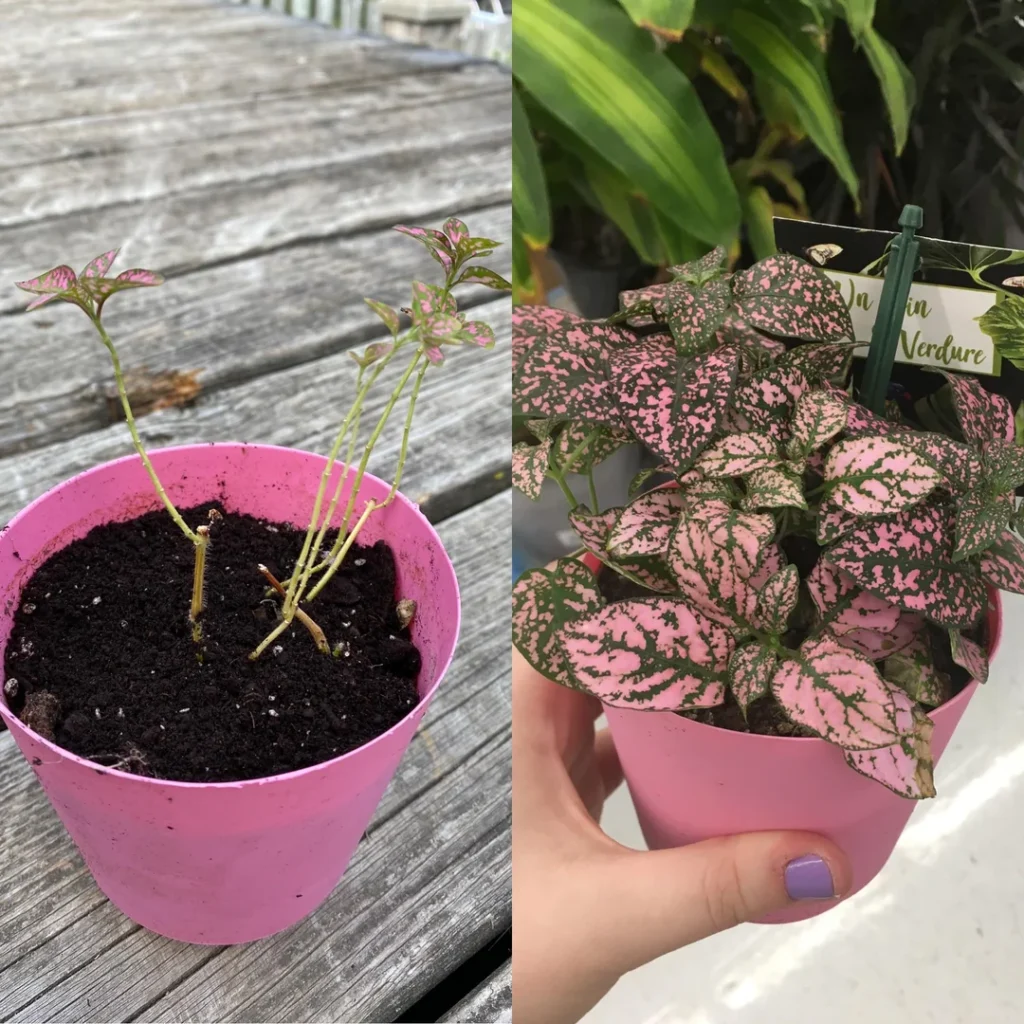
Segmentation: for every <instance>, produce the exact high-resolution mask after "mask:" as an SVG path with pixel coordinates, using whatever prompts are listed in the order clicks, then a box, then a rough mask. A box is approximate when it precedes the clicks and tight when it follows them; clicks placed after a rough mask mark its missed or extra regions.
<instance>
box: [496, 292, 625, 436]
mask: <svg viewBox="0 0 1024 1024" xmlns="http://www.w3.org/2000/svg"><path fill="white" fill-rule="evenodd" d="M517 313H520V311H517ZM519 323H520V324H521V325H522V328H523V332H524V338H523V341H522V342H521V344H522V346H523V347H522V348H521V350H520V354H519V357H518V358H516V357H515V355H514V356H513V374H512V390H513V396H514V399H515V403H516V406H517V407H518V408H519V409H521V410H522V411H524V412H528V413H532V414H535V415H538V416H559V417H563V418H571V419H576V420H584V421H586V422H588V423H595V424H600V425H602V426H607V427H611V428H613V429H620V430H621V429H625V423H624V422H623V412H622V410H621V409H620V408H619V401H618V396H617V393H616V389H615V388H614V387H613V386H612V385H611V384H610V383H609V372H610V367H609V359H610V356H611V354H612V353H613V352H615V351H616V350H617V349H618V348H624V347H626V346H628V345H629V344H630V340H629V337H628V336H627V335H626V334H625V333H624V332H623V331H621V330H619V329H618V328H617V327H610V326H608V325H607V324H601V323H594V322H591V321H587V320H582V319H580V318H579V317H573V316H572V315H571V314H569V315H566V316H562V317H558V316H541V317H538V316H537V315H536V314H521V313H520V316H519ZM513 326H514V331H515V318H514V323H513ZM527 339H529V340H527ZM637 358H640V356H639V354H638V355H637Z"/></svg>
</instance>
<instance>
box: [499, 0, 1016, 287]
mask: <svg viewBox="0 0 1024 1024" xmlns="http://www.w3.org/2000/svg"><path fill="white" fill-rule="evenodd" d="M513 48H514V49H513V52H514V59H513V73H514V75H515V79H516V82H515V87H516V95H515V106H514V117H513V153H514V157H513V205H514V228H515V241H514V245H515V275H514V276H515V281H514V283H515V289H516V298H517V300H518V301H533V302H543V301H544V300H545V295H544V284H543V282H544V281H545V279H546V276H547V275H546V274H545V273H544V266H545V258H546V254H547V252H548V251H549V250H551V249H553V250H554V251H555V252H556V253H557V254H558V258H559V261H560V262H561V263H562V264H563V265H564V264H565V263H566V262H568V263H572V264H575V265H578V266H582V267H584V268H594V269H597V268H605V269H606V270H611V269H614V271H615V273H616V275H617V278H618V279H617V282H616V285H615V287H616V288H621V287H631V286H634V285H637V284H641V283H645V282H647V281H650V280H652V279H654V278H656V277H657V273H658V271H659V269H660V268H663V267H665V266H666V265H670V264H674V263H680V262H682V261H684V260H687V259H691V258H693V257H694V256H696V255H699V254H700V253H702V252H704V251H706V250H707V249H708V248H710V247H711V246H712V245H715V244H719V243H723V244H726V245H727V246H729V248H730V254H731V256H732V258H733V260H734V261H735V260H749V259H756V258H761V257H763V256H765V255H767V254H769V253H771V252H773V251H774V248H775V241H774V235H773V231H772V217H773V216H775V215H779V216H788V217H802V218H806V217H810V218H812V219H815V220H822V221H830V222H833V223H835V222H838V223H844V224H855V225H861V226H864V227H880V228H887V229H891V228H893V227H894V226H895V223H896V218H897V217H898V215H899V211H900V210H901V209H902V207H903V205H904V203H907V202H913V203H917V204H918V205H920V206H922V207H923V208H924V210H925V229H924V231H925V233H926V234H928V235H932V236H940V237H945V238H950V239H960V240H965V241H976V242H984V243H988V244H993V245H997V244H1002V243H1004V241H1005V240H1006V233H1007V229H1008V227H1009V228H1012V226H1013V225H1016V227H1017V229H1018V230H1024V0H517V5H516V10H515V15H514V18H513Z"/></svg>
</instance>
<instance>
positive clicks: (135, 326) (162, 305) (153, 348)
mask: <svg viewBox="0 0 1024 1024" xmlns="http://www.w3.org/2000/svg"><path fill="white" fill-rule="evenodd" d="M209 214H210V216H211V217H213V216H215V215H216V211H215V210H214V209H211V210H210V211H209ZM431 220H433V221H434V222H435V223H437V221H436V220H435V219H434V218H431ZM468 221H469V224H470V227H471V228H472V229H473V230H474V231H477V232H479V233H480V234H484V235H488V236H489V237H493V238H498V239H503V238H508V237H509V233H510V229H511V215H510V212H509V210H508V208H507V207H502V208H498V209H488V210H483V211H480V212H478V213H474V214H472V215H468ZM488 262H489V263H491V264H492V265H494V266H495V268H496V269H497V270H499V271H500V272H503V273H508V271H509V262H510V255H509V247H508V246H505V247H503V248H502V249H499V250H498V252H497V253H496V254H495V255H494V256H493V257H491V258H490V259H489V260H488ZM159 267H160V262H157V266H156V268H154V269H158V268H159ZM433 268H436V264H434V263H433V261H432V260H431V259H430V257H429V256H428V255H427V254H426V252H425V251H424V250H423V248H422V246H420V245H417V244H416V243H415V242H413V241H412V240H410V239H408V238H406V237H405V236H404V235H401V234H399V233H397V232H395V231H391V230H388V231H381V232H373V233H367V234H362V235H359V236H357V237H355V238H341V239H336V240H331V241H325V242H320V241H317V242H313V243H310V244H308V245H301V246H296V247H289V248H287V249H283V250H278V251H275V252H272V253H269V254H267V255H264V256H260V257H257V258H255V259H247V260H240V261H238V262H232V263H229V264H226V265H223V266H219V267H215V268H212V269H206V270H202V271H200V272H196V273H191V274H185V275H184V276H181V277H177V278H174V279H172V280H171V281H170V282H168V284H167V285H165V286H164V287H163V288H158V289H154V290H153V291H146V293H145V294H142V293H140V292H135V293H127V294H126V295H123V296H121V295H119V296H117V297H116V298H115V299H114V300H113V301H112V302H111V305H110V312H109V313H108V314H107V315H105V319H106V320H107V321H108V330H109V331H110V332H111V334H112V336H113V337H114V339H115V340H116V341H118V343H119V345H120V347H121V350H122V360H123V362H124V364H125V366H126V369H130V370H133V371H142V370H143V368H144V369H145V373H142V374H141V375H137V377H136V380H137V382H138V383H140V384H143V385H146V386H148V384H147V382H148V381H152V380H153V379H157V380H160V379H163V378H162V377H161V375H165V374H166V373H167V372H168V371H180V372H184V373H190V372H192V371H196V376H195V381H196V383H198V385H199V387H200V388H201V389H202V391H204V392H210V391H213V390H218V389H220V388H223V387H227V386H230V385H232V384H235V383H238V382H240V381H245V380H251V379H253V378H255V377H257V376H260V375H262V374H265V373H268V372H271V371H273V370H276V369H280V368H283V367H287V366H291V365H295V364H298V363H302V362H307V361H309V360H312V359H316V358H319V357H320V356H323V355H325V354H327V353H331V352H337V351H339V350H340V349H344V348H347V347H349V346H351V345H354V344H358V343H360V342H362V341H364V340H369V338H370V337H372V336H374V335H375V334H376V333H378V331H379V327H380V322H379V321H378V320H377V318H376V316H375V315H374V314H373V313H372V312H371V311H370V310H369V309H368V308H367V306H366V304H365V303H364V302H363V296H366V295H372V296H374V297H376V298H378V299H381V300H383V301H385V302H389V303H390V304H392V305H394V306H396V307H398V306H403V305H406V304H408V302H409V297H408V296H409V285H408V283H407V282H409V281H411V280H413V279H414V278H415V277H417V276H423V275H429V276H425V277H423V279H424V280H429V281H432V280H436V274H435V273H434V269H433ZM493 294H494V293H493V292H486V291H485V290H483V289H479V288H474V289H469V290H467V293H466V299H465V300H464V301H469V302H473V301H479V300H480V299H482V298H484V297H485V296H493ZM115 303H117V305H115ZM91 331H92V328H91V326H90V324H89V322H88V320H86V318H85V317H84V316H82V315H81V314H80V313H78V311H76V310H74V309H73V308H70V307H67V306H66V305H63V304H61V305H60V306H59V307H54V308H53V311H52V312H50V310H49V309H48V310H46V311H43V312H40V313H36V314H34V315H33V317H32V318H31V319H29V318H28V317H21V316H3V317H0V348H2V350H3V351H5V352H8V353H12V352H17V358H16V360H15V359H12V360H11V362H10V363H9V364H8V368H7V370H6V372H5V388H4V390H3V392H2V393H0V454H6V453H11V452H15V451H23V450H25V449H27V448H31V447H39V446H41V445H43V444H46V443H49V442H51V441H54V440H58V439H62V438H67V437H70V436H76V435H78V434H80V433H82V432H84V431H87V430H90V429H95V428H97V427H99V426H102V425H105V424H106V423H109V422H110V420H111V417H112V407H111V404H110V403H109V402H108V400H107V398H106V397H105V396H106V394H107V390H106V389H107V387H108V384H109V379H110V371H109V369H108V365H107V361H106V358H105V356H104V353H103V350H102V349H101V348H100V347H98V345H97V343H96V341H95V339H94V338H93V337H92V336H91ZM26 335H28V337H27V338H26ZM57 366H59V367H60V373H59V374H57V375H55V374H54V368H55V367H57ZM170 397H171V398H173V397H174V395H173V394H171V396H170ZM114 408H116V406H115V407H114Z"/></svg>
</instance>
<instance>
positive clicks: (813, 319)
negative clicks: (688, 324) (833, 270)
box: [732, 253, 853, 341]
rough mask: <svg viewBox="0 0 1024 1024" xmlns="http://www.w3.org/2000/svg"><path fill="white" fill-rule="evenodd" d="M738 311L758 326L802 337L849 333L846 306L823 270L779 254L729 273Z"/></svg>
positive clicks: (830, 338) (838, 338)
mask: <svg viewBox="0 0 1024 1024" xmlns="http://www.w3.org/2000/svg"><path fill="white" fill-rule="evenodd" d="M732 290H733V298H734V301H735V304H736V308H737V309H738V311H739V313H740V315H741V316H742V317H743V318H744V319H745V320H747V321H748V322H749V323H750V324H752V325H753V326H754V327H756V328H757V329H758V330H759V331H764V332H765V333H766V334H774V335H780V336H782V337H787V338H800V339H802V340H804V341H841V340H842V339H843V338H853V324H852V322H851V321H850V310H849V307H848V306H847V305H846V301H845V300H844V299H843V296H842V293H841V292H840V291H839V289H838V288H837V287H836V286H835V284H833V282H832V281H831V279H830V278H829V277H828V275H826V274H825V273H824V272H823V271H821V270H819V269H817V268H816V267H812V266H811V265H810V264H809V263H805V262H803V261H802V260H799V259H797V258H796V257H795V256H789V255H787V254H784V253H779V254H777V255H775V256H769V257H768V258H767V259H764V260H761V261H760V262H759V263H755V264H754V266H752V267H751V268H750V269H749V270H744V271H742V272H741V273H738V274H736V275H734V276H733V279H732Z"/></svg>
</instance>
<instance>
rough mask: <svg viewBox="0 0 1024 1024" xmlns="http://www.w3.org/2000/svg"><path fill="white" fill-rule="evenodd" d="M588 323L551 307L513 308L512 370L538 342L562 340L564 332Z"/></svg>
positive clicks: (572, 314) (574, 314) (579, 317)
mask: <svg viewBox="0 0 1024 1024" xmlns="http://www.w3.org/2000/svg"><path fill="white" fill-rule="evenodd" d="M588 322H589V321H587V320H585V319H584V318H583V317H581V316H578V315H577V314H576V313H570V312H568V311H567V310H564V309H555V308H554V307H553V306H515V307H514V308H513V310H512V368H513V370H515V369H516V367H517V366H518V364H519V363H520V362H521V361H522V359H523V357H524V356H525V355H526V353H527V352H529V351H530V349H531V348H533V346H534V345H535V344H537V343H538V342H543V341H546V340H547V339H548V337H549V336H551V335H554V336H555V337H557V338H560V339H562V343H563V344H564V339H565V335H566V332H568V331H569V330H572V329H574V328H580V327H583V326H585V325H586V324H587V323H588Z"/></svg>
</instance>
